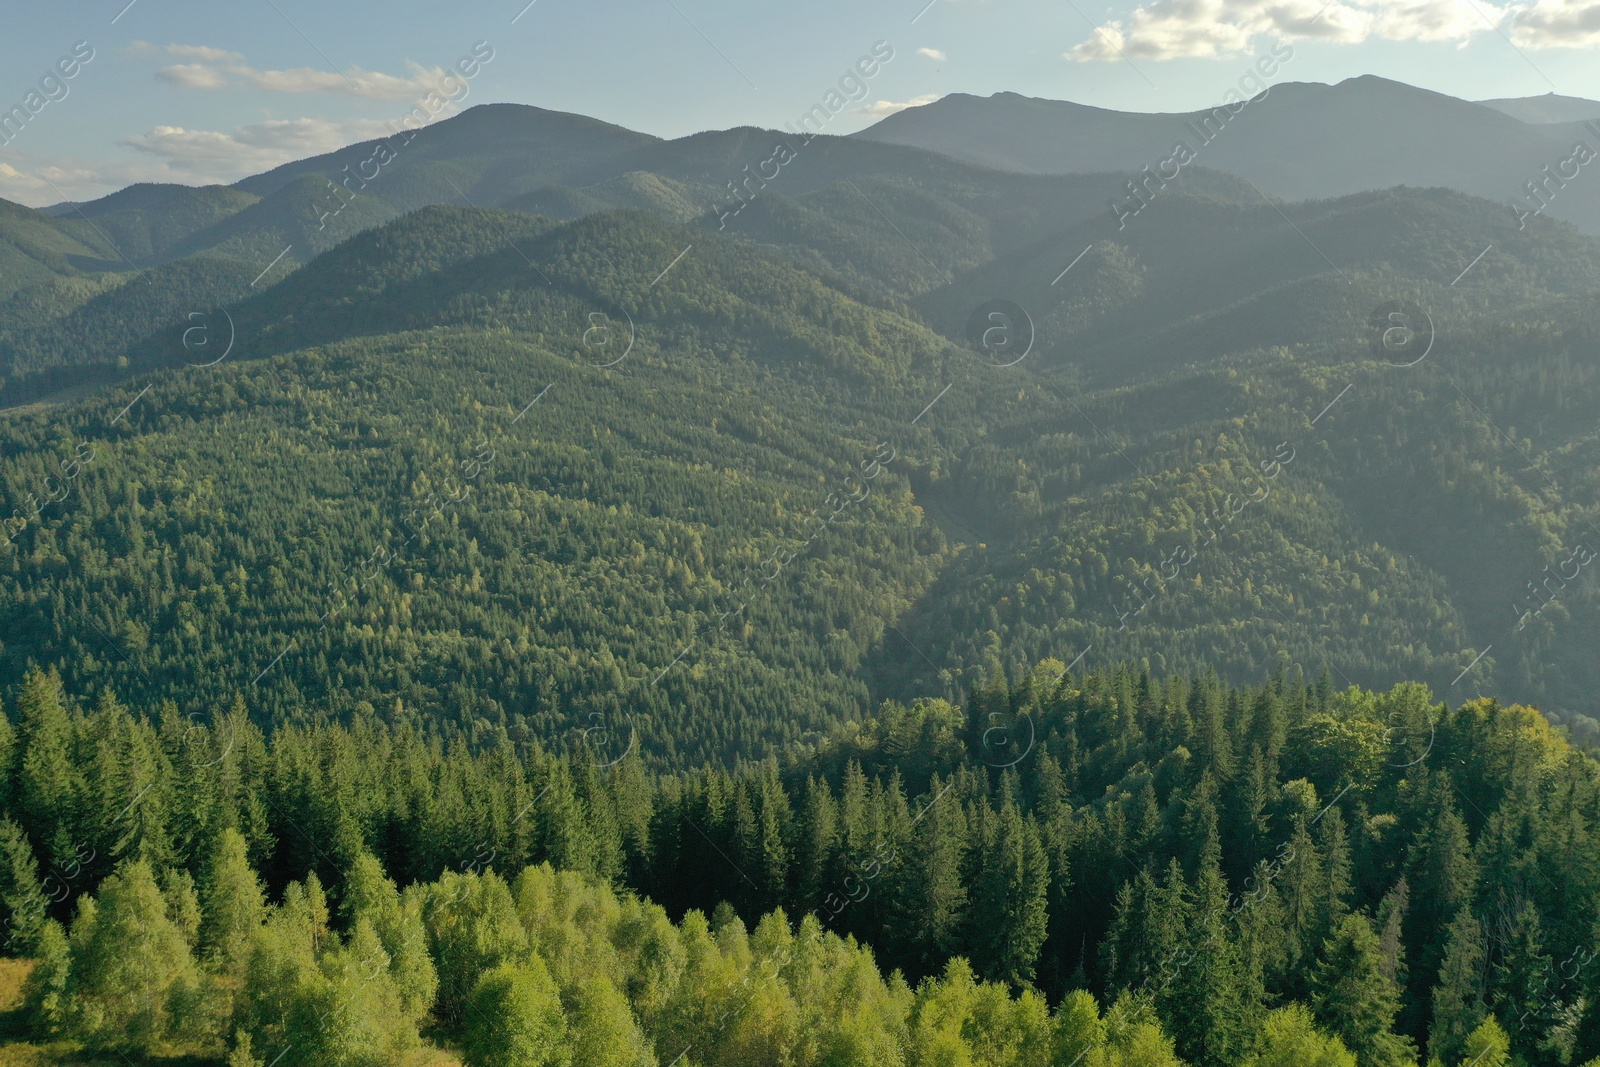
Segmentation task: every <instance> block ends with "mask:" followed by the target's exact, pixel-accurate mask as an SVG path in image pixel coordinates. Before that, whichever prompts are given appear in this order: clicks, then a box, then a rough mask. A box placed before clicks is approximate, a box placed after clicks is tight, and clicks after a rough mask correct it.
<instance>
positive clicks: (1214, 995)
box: [0, 662, 1600, 1067]
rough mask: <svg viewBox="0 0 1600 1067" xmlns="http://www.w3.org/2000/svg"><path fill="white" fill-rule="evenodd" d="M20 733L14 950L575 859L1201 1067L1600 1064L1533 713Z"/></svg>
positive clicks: (981, 701)
mask: <svg viewBox="0 0 1600 1067" xmlns="http://www.w3.org/2000/svg"><path fill="white" fill-rule="evenodd" d="M13 704H14V708H15V718H16V725H15V727H14V728H11V727H7V728H5V729H4V731H3V736H0V757H3V758H0V766H3V767H5V768H6V778H5V783H4V811H5V813H6V818H7V820H8V822H7V824H6V825H7V826H8V827H13V829H8V831H7V835H6V840H5V845H6V848H5V852H6V861H5V864H4V874H3V881H4V884H3V885H0V902H3V904H4V909H5V918H6V921H7V922H8V923H9V924H10V929H11V937H12V938H13V944H12V951H14V952H19V953H24V954H32V953H38V952H41V951H42V950H43V947H45V946H44V943H43V941H42V938H43V937H44V936H45V935H43V934H42V933H40V931H41V930H42V929H46V928H48V922H47V921H49V922H57V923H72V922H74V916H75V915H77V914H81V912H80V909H81V907H82V905H81V904H80V903H79V901H80V899H81V898H82V897H83V896H85V895H86V894H90V893H93V892H95V891H96V890H97V887H100V886H101V885H102V882H103V880H104V879H106V878H107V877H108V876H110V875H112V874H113V872H116V871H118V870H119V869H126V865H127V864H130V863H143V864H145V865H146V866H147V868H148V871H147V875H148V877H149V878H153V879H154V880H155V881H154V884H156V885H157V886H158V887H160V888H161V889H162V891H163V893H164V894H166V895H167V896H173V895H174V894H176V896H177V897H178V898H182V897H183V896H184V894H186V893H188V892H190V891H191V889H192V887H193V886H196V885H203V884H204V882H205V879H206V877H207V875H206V874H205V872H206V871H207V870H208V869H209V866H210V865H212V864H214V863H215V862H216V859H215V857H216V856H217V855H218V854H219V850H221V849H223V848H224V839H225V838H226V839H227V840H228V841H230V842H233V841H235V839H234V837H233V835H235V834H236V835H237V841H236V842H235V843H234V844H230V845H228V847H229V848H233V849H235V851H237V850H240V849H242V850H243V855H244V856H245V857H246V861H247V863H248V866H249V867H250V868H251V869H252V870H254V871H255V872H257V873H258V874H259V876H260V878H261V880H262V883H263V885H264V887H265V893H266V895H267V897H268V898H270V899H273V900H281V901H284V902H286V903H287V902H288V901H289V899H290V896H289V894H290V893H291V892H292V891H291V890H290V889H289V886H290V885H291V884H292V883H296V882H305V881H306V880H307V879H308V877H309V875H312V874H314V875H315V876H316V878H317V880H318V883H319V884H320V885H321V886H323V887H325V889H326V892H327V895H328V897H329V899H330V901H331V903H330V905H329V906H330V907H331V908H332V909H333V911H334V913H335V914H343V913H344V911H346V910H347V905H348V902H349V901H350V900H351V899H352V894H353V893H356V892H357V891H356V890H354V889H352V888H351V884H350V881H349V879H350V874H349V872H351V871H353V870H355V869H356V868H357V866H358V865H359V864H360V863H361V862H363V857H365V856H368V855H369V854H370V855H371V856H372V857H375V859H376V862H377V863H378V864H380V865H381V867H382V869H383V870H384V871H386V872H387V873H388V876H390V877H392V878H393V879H394V880H395V881H396V883H397V884H399V885H401V886H417V885H426V884H428V883H430V882H434V881H436V880H438V879H439V877H440V875H441V872H452V875H453V876H454V875H461V876H464V877H475V876H478V875H482V874H487V872H489V871H491V870H492V871H498V872H502V873H503V874H504V875H505V876H506V877H508V878H509V877H511V876H512V875H513V874H515V873H517V872H521V871H522V870H523V869H524V868H526V867H528V866H530V865H536V864H540V863H549V864H551V865H553V866H554V867H555V868H557V869H561V870H568V871H575V872H580V873H582V874H584V875H586V876H589V877H592V878H595V879H597V880H599V881H601V882H605V883H608V884H610V885H613V886H616V887H618V888H623V889H627V890H631V891H633V892H636V893H638V894H640V895H642V896H644V897H647V898H648V899H650V900H653V901H655V902H656V903H657V904H659V905H661V906H662V907H664V908H665V909H666V911H667V912H668V913H669V914H671V915H673V916H683V915H687V914H689V913H690V912H692V911H699V912H702V913H711V912H712V911H714V910H715V909H716V907H717V906H718V905H720V904H724V903H726V904H728V905H729V906H730V907H732V908H733V909H734V910H735V912H736V913H738V914H740V915H742V916H743V917H744V918H745V919H746V920H747V921H749V922H751V923H754V922H755V921H756V920H757V919H758V918H760V917H761V916H763V915H766V914H769V913H771V912H773V911H774V910H776V909H778V908H780V907H781V908H783V909H784V910H785V911H786V912H787V913H788V914H790V915H795V916H801V915H807V914H811V915H814V916H816V918H817V920H818V921H819V922H820V923H821V924H822V925H823V926H824V927H826V928H827V929H829V930H831V931H834V932H836V933H838V934H840V935H843V936H847V937H850V938H853V939H855V940H856V941H857V942H860V943H865V944H870V945H871V946H872V947H873V949H874V953H875V958H876V959H877V960H878V961H880V962H881V964H882V966H883V968H884V969H885V970H887V971H899V972H901V973H903V974H904V975H905V976H906V977H907V980H908V981H909V982H912V983H916V982H918V981H919V980H921V979H923V978H925V977H930V976H937V975H940V974H943V973H945V970H946V968H947V966H948V961H949V960H950V959H951V958H957V957H959V958H963V959H965V960H967V961H969V962H968V966H970V968H971V971H972V973H973V974H974V975H975V976H976V977H977V978H978V979H981V980H984V981H988V982H996V983H1002V984H1005V985H1009V986H1010V987H1012V988H1014V989H1034V990H1037V991H1038V992H1039V993H1040V994H1041V995H1043V996H1044V997H1045V998H1046V1000H1047V1001H1048V1002H1049V1003H1052V1004H1058V1005H1059V1004H1061V1003H1064V1002H1065V998H1067V997H1068V995H1069V994H1070V993H1071V992H1072V991H1073V990H1088V991H1091V992H1092V993H1093V994H1095V995H1096V996H1098V997H1099V998H1100V1000H1101V1002H1102V1003H1104V1004H1112V1003H1115V1002H1117V1000H1118V998H1119V997H1120V996H1121V995H1123V994H1128V993H1136V994H1138V995H1139V996H1140V997H1141V998H1142V1000H1141V1003H1145V1004H1146V1005H1147V1006H1148V1009H1149V1010H1150V1011H1152V1012H1154V1017H1155V1018H1158V1019H1159V1020H1160V1021H1161V1024H1162V1028H1163V1031H1164V1032H1165V1033H1166V1034H1167V1035H1168V1036H1169V1037H1170V1038H1171V1040H1172V1042H1173V1045H1174V1048H1175V1049H1176V1052H1177V1054H1178V1055H1180V1056H1181V1057H1183V1058H1184V1059H1185V1060H1187V1061H1189V1062H1192V1063H1195V1064H1204V1065H1217V1067H1222V1065H1225V1064H1227V1065H1231V1064H1235V1063H1238V1062H1240V1060H1241V1058H1242V1057H1244V1056H1245V1055H1247V1054H1248V1053H1249V1052H1250V1050H1251V1049H1252V1048H1254V1047H1255V1042H1256V1041H1257V1039H1258V1036H1259V1034H1260V1033H1261V1032H1262V1027H1264V1026H1266V1025H1267V1019H1268V1018H1269V1013H1270V1012H1272V1011H1273V1010H1275V1009H1277V1008H1279V1007H1282V1006H1285V1005H1290V1004H1299V1005H1302V1006H1304V1007H1306V1008H1307V1010H1309V1011H1311V1012H1312V1013H1313V1017H1314V1018H1315V1019H1316V1020H1317V1023H1318V1025H1319V1026H1320V1027H1321V1028H1322V1029H1323V1030H1325V1031H1326V1032H1327V1033H1329V1034H1332V1035H1336V1036H1338V1037H1339V1039H1340V1040H1341V1041H1342V1042H1343V1043H1344V1045H1345V1046H1346V1048H1347V1049H1348V1050H1350V1051H1351V1052H1353V1053H1354V1054H1356V1055H1357V1056H1359V1057H1361V1058H1362V1062H1363V1063H1368V1062H1370V1063H1379V1064H1388V1063H1393V1064H1403V1063H1408V1062H1411V1061H1412V1060H1413V1058H1414V1057H1416V1056H1418V1055H1421V1054H1423V1053H1426V1054H1427V1055H1428V1056H1430V1057H1437V1058H1439V1059H1440V1060H1441V1061H1442V1062H1444V1063H1446V1064H1450V1063H1454V1062H1456V1061H1457V1059H1458V1058H1459V1057H1460V1056H1461V1054H1462V1050H1463V1049H1464V1048H1465V1042H1466V1041H1467V1040H1468V1038H1469V1036H1470V1035H1471V1034H1472V1033H1473V1032H1474V1031H1475V1030H1477V1029H1478V1027H1479V1026H1480V1025H1481V1024H1482V1022H1483V1020H1484V1019H1485V1018H1486V1017H1487V1016H1488V1015H1491V1014H1492V1015H1494V1016H1495V1017H1496V1019H1497V1020H1498V1024H1499V1025H1500V1026H1501V1027H1503V1029H1504V1030H1505V1031H1506V1033H1507V1035H1508V1040H1509V1042H1510V1048H1511V1050H1512V1053H1513V1054H1514V1055H1516V1056H1517V1057H1518V1058H1519V1059H1520V1061H1521V1062H1522V1063H1525V1064H1530V1065H1540V1067H1544V1065H1550V1067H1555V1065H1560V1064H1574V1063H1580V1062H1582V1061H1583V1060H1585V1059H1587V1058H1589V1057H1593V1056H1595V1055H1597V1054H1600V962H1597V961H1596V960H1595V958H1594V956H1595V952H1596V949H1597V947H1600V944H1597V941H1596V936H1595V931H1596V920H1597V917H1600V842H1597V841H1596V840H1595V836H1596V831H1595V829H1594V827H1595V826H1596V825H1597V824H1600V790H1597V775H1596V770H1597V768H1596V765H1595V763H1594V762H1593V761H1592V760H1591V759H1590V758H1589V757H1587V756H1585V755H1583V754H1581V753H1579V752H1577V751H1575V750H1573V749H1571V748H1570V747H1569V746H1568V745H1567V744H1566V743H1565V742H1564V741H1562V740H1561V739H1560V738H1559V737H1558V736H1557V735H1556V734H1555V733H1554V731H1552V730H1551V728H1550V727H1549V726H1548V724H1546V723H1545V721H1544V720H1543V719H1542V718H1541V717H1540V716H1539V715H1538V714H1537V713H1536V712H1533V711H1531V710H1528V709H1525V708H1519V707H1513V708H1501V707H1499V706H1497V705H1495V704H1494V703H1493V702H1490V701H1474V702H1471V703H1468V704H1466V705H1464V706H1462V707H1460V708H1457V709H1455V710H1454V711H1450V710H1447V709H1446V708H1445V707H1443V706H1442V705H1438V704H1435V703H1434V702H1433V701H1432V699H1431V697H1430V696H1429V695H1428V693H1427V691H1426V690H1425V689H1424V688H1423V687H1421V686H1415V685H1407V686H1402V687H1399V688H1397V689H1395V690H1393V691H1391V692H1389V693H1387V694H1381V695H1380V694H1373V693H1369V692H1365V691H1362V690H1359V689H1350V690H1346V691H1343V692H1334V691H1333V689H1332V687H1331V685H1329V684H1328V683H1327V682H1326V680H1324V681H1322V682H1320V683H1315V684H1308V683H1306V682H1304V681H1302V680H1296V679H1293V678H1288V677H1280V678H1277V679H1275V680H1273V681H1272V682H1271V683H1269V684H1266V685H1263V686H1259V687H1253V688H1244V689H1241V688H1230V687H1226V686H1223V685H1221V684H1219V683H1217V682H1216V681H1215V680H1214V679H1197V680H1183V679H1174V680H1170V681H1165V682H1158V681H1156V680H1154V679H1151V678H1149V677H1148V676H1147V675H1144V674H1142V673H1139V672H1134V671H1130V670H1118V671H1113V672H1109V673H1094V674H1090V675H1088V676H1082V677H1079V676H1072V675H1068V674H1066V673H1065V672H1064V671H1063V669H1062V666H1061V664H1059V663H1052V662H1046V663H1044V664H1041V665H1040V666H1039V667H1037V668H1035V669H1034V670H1033V671H1030V672H1029V673H1028V674H1026V675H1024V676H1022V677H1020V678H1018V679H1015V680H1014V681H1013V682H1012V683H1005V684H997V685H995V686H992V687H987V688H984V689H980V690H978V691H977V692H975V693H973V694H972V695H971V697H970V698H969V700H968V702H967V705H966V706H965V707H958V706H956V705H953V704H950V703H948V702H945V701H941V700H929V701H922V702H919V703H918V704H916V705H915V706H912V707H909V708H908V707H902V706H898V705H894V704H889V705H886V706H885V708H884V709H883V712H882V714H881V715H880V716H879V717H878V718H876V719H874V720H871V721H869V722H867V723H863V724H858V725H857V726H854V727H849V728H846V729H845V730H844V731H843V732H842V733H839V734H837V735H836V736H834V737H833V738H831V739H830V740H829V741H828V742H827V743H826V744H824V745H822V746H821V747H820V748H819V749H817V750H816V751H814V752H810V753H798V754H796V755H795V756H794V757H792V758H790V759H787V760H785V761H784V762H782V763H779V762H778V761H776V760H772V759H769V760H767V761H766V762H764V763H761V764H754V765H748V766H746V767H745V768H743V769H741V770H739V771H737V772H726V771H720V770H708V771H702V772H698V773H694V774H687V775H678V776H667V777H654V776H652V775H650V774H649V773H648V772H647V771H646V770H645V769H644V767H643V766H642V765H641V763H640V761H639V760H638V758H637V754H636V752H629V753H628V754H627V755H625V756H624V757H623V758H620V759H617V758H616V757H615V755H614V754H613V749H611V748H606V749H605V750H603V751H602V750H600V749H599V748H588V749H586V748H585V747H584V744H583V740H584V739H582V738H580V739H579V745H578V748H577V749H576V750H574V751H572V752H569V753H566V754H555V753H551V752H548V751H545V750H543V749H541V748H539V747H538V746H536V745H518V744H516V743H513V742H512V741H511V740H510V739H509V738H506V737H504V736H502V737H501V738H500V739H499V740H498V741H495V740H494V739H493V738H492V737H491V738H486V739H485V743H484V744H483V746H482V747H480V748H479V749H476V750H469V748H468V747H467V746H466V745H464V744H462V743H460V742H451V743H446V742H444V741H442V740H440V739H439V738H438V737H436V736H435V737H429V736H427V735H426V734H425V733H424V732H423V731H422V730H421V729H419V726H418V723H417V721H416V719H415V716H414V713H412V712H410V711H408V710H407V709H404V708H400V707H397V708H393V709H389V710H388V711H386V712H385V713H383V714H379V713H377V712H376V711H374V710H373V709H371V708H367V707H363V708H360V709H358V710H357V712H356V714H355V715H354V717H353V718H352V720H351V721H350V722H348V723H345V724H316V723H313V724H309V725H304V726H284V727H282V728H280V729H279V730H277V731H276V732H275V733H273V734H272V735H271V736H270V737H267V736H264V735H263V734H262V733H261V732H260V731H259V730H258V729H257V728H256V727H255V726H254V725H252V723H251V718H250V715H249V714H248V711H247V709H246V708H245V707H244V705H243V703H242V702H236V703H235V704H234V705H233V706H232V707H231V708H230V709H228V710H226V711H221V710H219V711H218V712H217V713H216V714H215V715H214V716H212V715H204V716H201V715H196V716H193V717H185V716H183V715H182V714H180V712H179V711H178V710H177V709H176V708H175V707H174V706H172V705H167V706H165V707H163V708H161V709H159V710H158V711H157V713H155V714H153V715H150V716H143V715H136V714H134V713H131V712H129V711H128V710H126V709H125V708H123V707H122V706H121V705H120V704H118V702H117V701H116V700H115V699H114V698H113V697H112V696H111V695H110V694H102V695H101V696H100V697H98V698H97V699H96V701H95V702H94V704H93V707H92V710H83V709H80V708H78V707H76V706H75V705H73V704H72V703H71V702H70V701H68V700H66V699H65V698H64V697H63V695H62V694H61V692H60V689H59V685H58V683H57V681H56V680H55V679H54V678H53V677H52V676H50V675H48V674H44V673H40V672H34V673H32V674H30V675H29V676H28V677H27V678H26V679H25V680H24V682H23V683H22V685H21V687H20V690H19V692H18V694H17V696H16V699H15V701H14V702H13ZM612 725H613V726H614V727H620V724H612ZM620 728H621V729H623V730H625V727H620ZM589 740H596V738H590V739H589ZM34 886H37V887H38V888H37V889H35V888H33V887H34ZM186 886H187V887H190V888H188V889H186V888H185V887H186ZM100 891H101V892H103V890H100ZM308 891H309V890H308V889H305V888H303V889H302V890H301V892H302V893H305V892H308ZM202 895H203V894H202ZM179 910H180V911H182V910H183V909H182V908H180V909H179ZM203 910H204V909H203V908H202V911H203ZM180 925H181V924H180ZM336 925H337V924H336ZM347 932H349V931H347ZM202 984H204V983H202ZM1280 1021H1281V1020H1280ZM647 1029H648V1028H647ZM657 1051H658V1052H660V1051H661V1049H660V1048H658V1049H657ZM672 1055H676V1050H674V1051H673V1053H672ZM669 1058H670V1056H669Z"/></svg>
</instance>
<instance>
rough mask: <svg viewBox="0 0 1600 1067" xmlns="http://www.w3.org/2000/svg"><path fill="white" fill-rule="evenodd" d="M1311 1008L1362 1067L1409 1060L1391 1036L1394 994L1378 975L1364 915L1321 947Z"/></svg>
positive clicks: (1376, 952) (1374, 942)
mask: <svg viewBox="0 0 1600 1067" xmlns="http://www.w3.org/2000/svg"><path fill="white" fill-rule="evenodd" d="M1311 1005H1312V1009H1313V1010H1314V1011H1315V1012H1316V1017H1317V1021H1318V1023H1320V1024H1321V1025H1322V1026H1323V1027H1324V1028H1325V1029H1326V1030H1327V1031H1328V1032H1329V1033H1332V1034H1334V1035H1336V1036H1337V1037H1338V1038H1339V1039H1340V1040H1342V1041H1343V1042H1344V1044H1345V1047H1346V1048H1348V1049H1349V1050H1350V1051H1351V1052H1353V1053H1355V1055H1356V1058H1357V1059H1358V1060H1359V1061H1360V1062H1361V1064H1362V1065H1363V1067H1368V1065H1371V1067H1402V1065H1409V1064H1410V1063H1411V1062H1412V1061H1413V1060H1414V1058H1415V1057H1414V1056H1413V1054H1412V1051H1411V1048H1410V1045H1409V1042H1407V1041H1406V1040H1405V1039H1404V1038H1402V1037H1399V1036H1397V1035H1396V1034H1395V1033H1394V1020H1395V1016H1396V1015H1397V1014H1398V1013H1399V1011H1400V993H1399V990H1398V989H1397V988H1396V987H1395V984H1394V983H1393V982H1391V981H1390V980H1389V979H1388V978H1386V977H1384V974H1383V953H1382V949H1381V948H1380V946H1379V943H1378V936H1377V935H1376V934H1374V933H1373V932H1372V926H1371V924H1370V923H1368V922H1367V920H1366V917H1365V916H1362V915H1359V914H1355V915H1350V916H1347V917H1346V918H1345V920H1344V922H1343V923H1341V924H1340V926H1339V929H1338V930H1336V931H1334V935H1333V937H1332V938H1330V939H1329V940H1328V942H1327V943H1326V944H1325V945H1324V946H1323V950H1322V959H1321V960H1319V961H1318V962H1317V966H1316V968H1315V969H1314V971H1313V973H1312V978H1311Z"/></svg>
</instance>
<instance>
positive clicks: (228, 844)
mask: <svg viewBox="0 0 1600 1067" xmlns="http://www.w3.org/2000/svg"><path fill="white" fill-rule="evenodd" d="M265 917H266V907H265V902H264V900H263V897H262V891H261V881H260V879H258V878H257V877H256V872H255V871H254V870H253V869H251V867H250V858H249V855H248V853H247V851H246V845H245V840H244V835H243V834H241V833H240V832H239V831H238V830H236V829H234V828H233V827H231V826H230V827H228V828H227V829H225V830H223V831H222V833H221V834H219V835H218V837H217V844H216V849H215V851H214V852H213V853H212V855H211V857H210V859H209V862H208V863H207V869H206V875H205V881H204V883H203V884H202V886H201V896H200V954H201V957H202V958H203V959H206V960H208V961H211V962H213V963H215V964H216V965H217V966H218V967H220V968H221V969H222V971H223V972H224V973H228V974H239V973H241V972H242V971H243V969H244V965H245V962H246V960H247V959H248V958H249V952H250V946H251V944H252V941H253V939H254V937H255V932H256V930H257V929H258V928H259V927H260V926H261V923H262V921H263V920H264V919H265Z"/></svg>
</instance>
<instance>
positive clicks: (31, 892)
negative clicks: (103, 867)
mask: <svg viewBox="0 0 1600 1067" xmlns="http://www.w3.org/2000/svg"><path fill="white" fill-rule="evenodd" d="M0 916H3V920H0V921H3V922H4V924H5V925H4V931H5V933H4V941H3V943H0V952H5V953H6V954H7V955H12V956H26V955H29V954H31V953H32V952H33V951H34V950H35V949H36V948H37V947H38V945H39V936H40V934H41V933H42V932H43V928H44V923H45V920H46V919H47V918H48V917H49V901H48V900H47V899H46V897H45V894H44V887H43V886H42V885H41V884H40V882H39V861H38V860H36V859H35V858H34V855H33V846H31V845H29V844H28V838H27V836H26V835H25V834H24V833H23V832H22V827H20V826H18V825H17V824H16V823H15V822H13V821H12V819H11V817H10V816H9V815H7V816H4V817H0Z"/></svg>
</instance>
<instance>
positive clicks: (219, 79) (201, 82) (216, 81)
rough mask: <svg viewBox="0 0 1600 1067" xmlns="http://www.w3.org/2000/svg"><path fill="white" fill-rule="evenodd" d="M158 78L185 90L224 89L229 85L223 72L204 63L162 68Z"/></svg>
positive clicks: (158, 72)
mask: <svg viewBox="0 0 1600 1067" xmlns="http://www.w3.org/2000/svg"><path fill="white" fill-rule="evenodd" d="M156 77H157V78H159V79H161V80H162V81H164V82H171V83H172V84H173V85H177V86H181V87H183V88H185V89H222V88H225V87H226V86H227V84H228V79H227V78H226V77H225V76H224V75H223V73H222V71H220V70H218V69H217V68H216V67H208V66H206V65H205V64H204V63H178V64H175V65H173V66H170V67H162V68H161V69H160V70H158V71H156Z"/></svg>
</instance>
